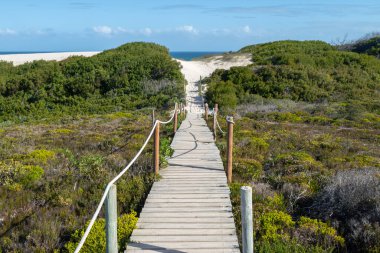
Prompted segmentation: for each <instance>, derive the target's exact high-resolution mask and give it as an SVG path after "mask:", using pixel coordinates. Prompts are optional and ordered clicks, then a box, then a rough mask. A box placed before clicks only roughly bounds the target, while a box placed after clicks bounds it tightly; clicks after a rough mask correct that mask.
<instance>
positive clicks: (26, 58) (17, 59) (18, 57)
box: [0, 52, 100, 66]
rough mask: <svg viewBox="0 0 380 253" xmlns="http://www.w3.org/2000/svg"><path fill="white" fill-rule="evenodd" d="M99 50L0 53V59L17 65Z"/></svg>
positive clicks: (92, 53) (85, 54)
mask: <svg viewBox="0 0 380 253" xmlns="http://www.w3.org/2000/svg"><path fill="white" fill-rule="evenodd" d="M98 53H100V52H63V53H36V54H5V55H0V61H6V62H13V65H14V66H18V65H21V64H24V63H27V62H32V61H38V60H45V61H62V60H65V59H67V58H69V57H71V56H85V57H90V56H93V55H96V54H98Z"/></svg>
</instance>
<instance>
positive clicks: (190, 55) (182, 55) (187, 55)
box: [170, 51, 224, 61]
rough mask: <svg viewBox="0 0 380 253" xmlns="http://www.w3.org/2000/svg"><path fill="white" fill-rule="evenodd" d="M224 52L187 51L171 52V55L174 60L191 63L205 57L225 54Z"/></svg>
mask: <svg viewBox="0 0 380 253" xmlns="http://www.w3.org/2000/svg"><path fill="white" fill-rule="evenodd" d="M223 53H224V52H203V51H202V52H185V51H182V52H180V51H174V52H170V55H171V56H172V57H173V58H176V59H180V60H185V61H191V60H192V59H194V58H198V57H201V56H205V55H213V54H223Z"/></svg>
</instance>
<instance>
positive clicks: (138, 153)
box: [74, 103, 177, 253]
mask: <svg viewBox="0 0 380 253" xmlns="http://www.w3.org/2000/svg"><path fill="white" fill-rule="evenodd" d="M176 111H177V103H176V104H175V107H174V110H173V111H172V114H173V115H172V116H171V118H170V119H169V120H168V121H160V120H156V121H155V123H154V125H153V127H152V130H151V131H150V133H149V135H148V137H147V138H146V140H145V142H144V144H143V146H142V147H141V148H140V150H139V152H137V154H136V155H135V157H134V158H133V159H132V160H131V161H130V162H129V163H128V165H127V166H126V167H125V168H124V169H123V170H122V171H121V172H120V173H119V174H118V175H117V176H116V177H114V178H113V179H112V180H111V181H110V182H109V183H108V184H107V187H106V189H105V190H104V193H103V196H102V198H101V199H100V202H99V205H98V207H97V208H96V211H95V213H94V215H93V216H92V218H91V220H90V223H89V224H88V226H87V228H86V231H85V232H84V234H83V236H82V238H81V240H80V242H79V244H78V246H77V247H76V249H75V251H74V253H79V251H80V250H81V249H82V247H83V245H84V243H85V241H86V239H87V237H88V235H89V234H90V232H91V229H92V227H93V225H94V223H95V221H96V219H97V218H98V216H99V213H100V210H101V209H102V206H103V204H104V201H105V200H106V197H107V195H108V193H109V191H110V189H111V186H112V185H113V184H114V183H115V182H116V181H117V180H119V179H120V177H122V176H123V175H124V174H125V172H127V171H128V169H129V168H130V167H131V166H132V165H133V164H134V163H135V161H136V160H137V158H138V157H139V156H140V155H141V153H142V152H143V151H144V149H145V147H146V145H147V144H148V142H149V140H150V138H151V137H152V135H153V133H154V130H155V129H156V127H157V125H158V124H164V125H165V124H168V123H170V122H171V121H172V120H173V119H174V117H175V115H176Z"/></svg>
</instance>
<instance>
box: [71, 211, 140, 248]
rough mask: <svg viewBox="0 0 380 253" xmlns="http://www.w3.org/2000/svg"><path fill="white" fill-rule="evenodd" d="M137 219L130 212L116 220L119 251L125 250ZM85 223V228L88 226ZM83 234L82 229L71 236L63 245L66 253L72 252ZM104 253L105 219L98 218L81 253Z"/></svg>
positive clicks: (133, 213)
mask: <svg viewBox="0 0 380 253" xmlns="http://www.w3.org/2000/svg"><path fill="white" fill-rule="evenodd" d="M137 220H138V218H137V217H136V213H135V212H132V213H130V214H123V215H121V216H120V217H118V219H117V239H118V245H119V251H120V252H121V251H123V250H125V246H126V243H127V242H128V239H129V237H130V236H131V234H132V231H133V229H134V228H135V227H136V224H137ZM88 223H89V222H87V223H86V226H85V227H87V226H88ZM83 234H84V229H81V230H76V231H75V232H74V233H73V234H72V235H71V241H69V242H68V243H67V244H66V245H65V249H66V250H67V252H74V251H75V248H76V246H77V244H78V243H79V241H80V239H81V238H82V236H83ZM105 251H106V230H105V219H103V218H100V219H98V220H97V221H96V222H95V223H94V226H93V227H92V230H91V232H90V234H89V235H88V237H87V240H86V242H85V243H84V245H83V247H82V249H81V252H88V253H93V252H99V253H101V252H105Z"/></svg>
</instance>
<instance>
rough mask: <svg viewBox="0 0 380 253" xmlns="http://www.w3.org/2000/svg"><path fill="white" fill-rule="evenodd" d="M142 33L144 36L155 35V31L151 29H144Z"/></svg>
mask: <svg viewBox="0 0 380 253" xmlns="http://www.w3.org/2000/svg"><path fill="white" fill-rule="evenodd" d="M141 33H142V34H144V35H147V36H149V35H151V34H152V33H153V30H152V29H150V28H144V29H143V30H141Z"/></svg>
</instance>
